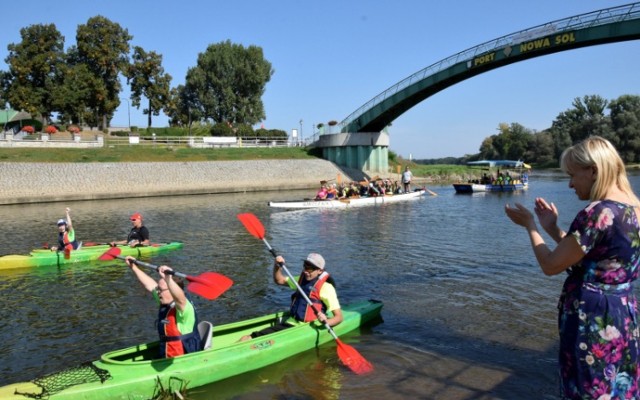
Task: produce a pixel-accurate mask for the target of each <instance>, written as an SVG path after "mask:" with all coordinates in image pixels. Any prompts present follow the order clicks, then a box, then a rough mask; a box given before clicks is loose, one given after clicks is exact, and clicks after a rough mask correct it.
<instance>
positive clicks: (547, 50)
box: [310, 2, 640, 173]
mask: <svg viewBox="0 0 640 400" xmlns="http://www.w3.org/2000/svg"><path fill="white" fill-rule="evenodd" d="M636 39H640V2H639V3H632V4H627V5H623V6H617V7H611V8H607V9H602V10H598V11H593V12H590V13H586V14H580V15H576V16H573V17H569V18H565V19H561V20H556V21H551V22H548V23H545V24H542V25H537V26H534V27H532V28H529V29H525V30H521V31H518V32H515V33H512V34H509V35H506V36H502V37H499V38H497V39H494V40H491V41H488V42H485V43H482V44H479V45H477V46H475V47H472V48H469V49H467V50H464V51H461V52H459V53H457V54H454V55H452V56H450V57H447V58H445V59H443V60H441V61H438V62H436V63H435V64H432V65H430V66H428V67H426V68H424V69H422V70H420V71H418V72H416V73H414V74H413V75H411V76H409V77H407V78H405V79H403V80H401V81H400V82H398V83H396V84H395V85H393V86H391V87H389V88H388V89H386V90H385V91H383V92H382V93H380V94H378V95H377V96H375V97H374V98H372V99H371V100H369V101H368V102H366V103H365V104H363V105H362V106H361V107H359V108H358V109H357V110H355V111H354V112H352V113H351V114H350V115H349V116H347V117H346V118H345V119H344V120H343V121H341V122H340V123H339V125H338V126H339V128H340V132H339V133H328V134H325V133H324V132H320V133H319V134H316V135H314V136H313V137H312V138H311V142H312V143H310V145H311V146H314V147H319V148H321V149H322V154H323V158H325V159H327V160H329V161H333V162H335V163H336V164H338V165H341V166H345V167H349V168H356V169H360V170H367V171H373V172H383V173H387V172H389V171H388V168H389V166H388V154H389V153H388V149H389V135H388V134H387V132H386V131H385V128H386V127H387V126H388V125H389V124H390V123H391V122H392V121H393V120H395V119H396V118H398V117H399V116H400V115H402V114H403V113H405V112H406V111H408V110H409V109H411V108H412V107H413V106H415V105H417V104H418V103H420V102H422V101H423V100H425V99H427V98H429V97H431V96H433V95H434V94H436V93H438V92H440V91H441V90H444V89H446V88H447V87H449V86H453V85H455V84H456V83H459V82H461V81H464V80H466V79H469V78H472V77H474V76H476V75H479V74H482V73H484V72H487V71H491V70H493V69H496V68H500V67H504V66H505V65H509V64H513V63H515V62H519V61H524V60H527V59H531V58H534V57H540V56H545V55H548V54H553V53H556V52H560V51H567V50H573V49H578V48H582V47H587V46H595V45H600V44H606V43H614V42H623V41H628V40H636Z"/></svg>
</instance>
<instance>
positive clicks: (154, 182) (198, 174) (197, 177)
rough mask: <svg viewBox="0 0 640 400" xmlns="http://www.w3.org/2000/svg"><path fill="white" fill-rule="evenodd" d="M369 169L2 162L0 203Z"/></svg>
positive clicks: (205, 188) (250, 185) (198, 189)
mask: <svg viewBox="0 0 640 400" xmlns="http://www.w3.org/2000/svg"><path fill="white" fill-rule="evenodd" d="M338 174H340V177H341V179H342V180H343V181H345V182H346V181H352V180H355V181H359V180H362V179H363V177H369V176H368V175H366V174H365V173H363V172H361V171H358V170H353V169H347V168H343V167H339V166H337V165H336V164H334V163H332V162H329V161H326V160H321V159H312V160H251V161H215V162H166V163H160V162H145V163H0V205H3V204H24V203H43V202H52V201H68V200H98V199H114V198H128V197H151V196H172V195H188V194H213V193H242V192H257V191H269V190H283V189H290V190H291V189H308V188H317V187H318V186H319V184H320V181H321V180H330V179H334V180H335V179H337V177H338Z"/></svg>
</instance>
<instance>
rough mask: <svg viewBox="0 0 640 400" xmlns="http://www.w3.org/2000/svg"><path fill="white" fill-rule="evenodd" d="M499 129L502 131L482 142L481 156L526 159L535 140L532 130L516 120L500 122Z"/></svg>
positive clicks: (485, 157) (486, 157)
mask: <svg viewBox="0 0 640 400" xmlns="http://www.w3.org/2000/svg"><path fill="white" fill-rule="evenodd" d="M498 130H499V131H500V133H499V134H497V135H492V136H491V137H489V138H486V139H485V140H484V141H483V142H482V145H481V146H480V158H484V159H498V158H504V159H509V160H522V159H524V157H525V156H526V154H527V151H528V149H530V147H531V142H532V140H533V135H532V132H531V130H529V129H527V128H525V127H524V126H522V125H520V124H518V123H515V122H514V123H512V124H511V125H508V124H506V123H504V122H502V123H500V124H499V126H498ZM527 161H531V160H527Z"/></svg>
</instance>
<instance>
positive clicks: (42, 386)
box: [0, 300, 382, 400]
mask: <svg viewBox="0 0 640 400" xmlns="http://www.w3.org/2000/svg"><path fill="white" fill-rule="evenodd" d="M381 309H382V303H381V302H379V301H376V300H367V301H361V302H358V303H353V304H350V305H347V306H344V307H343V308H342V313H343V317H344V319H343V321H342V322H341V323H340V324H338V325H336V326H334V327H333V330H334V331H335V333H336V335H339V336H340V335H344V334H345V333H347V332H350V331H353V330H355V329H357V328H359V327H360V326H361V325H363V324H365V323H367V322H369V321H372V320H374V319H376V318H377V319H379V318H380V311H381ZM287 316H288V315H287V313H286V312H278V313H274V314H270V315H265V316H262V317H257V318H253V319H248V320H245V321H240V322H234V323H229V324H225V325H220V326H217V327H213V328H211V325H210V324H209V323H208V322H206V321H203V322H201V323H200V324H203V323H204V325H203V326H205V327H209V329H203V330H202V331H200V329H199V331H200V334H201V338H202V339H203V341H204V342H208V345H205V349H204V350H201V351H198V352H195V353H190V354H186V355H183V356H179V357H175V358H168V359H158V358H156V356H157V354H158V342H151V343H143V344H140V345H137V346H133V347H128V348H125V349H121V350H115V351H112V352H108V353H105V354H103V355H102V356H101V357H100V359H99V360H96V361H93V362H88V363H84V364H81V365H78V366H75V367H71V368H68V369H66V370H63V371H60V372H56V373H52V374H49V375H46V376H44V377H40V378H36V379H34V380H31V381H29V382H21V383H15V384H10V385H7V386H4V387H0V399H4V400H8V399H22V400H24V399H33V398H46V399H52V400H55V399H70V400H71V399H73V400H78V399H85V400H88V399H92V400H98V399H115V400H118V399H122V400H124V399H127V400H135V399H139V400H142V399H149V398H152V397H153V395H154V393H155V392H156V390H157V387H158V386H162V387H163V388H164V389H165V390H169V391H171V392H173V391H174V390H179V389H180V388H175V387H174V386H175V385H181V388H182V383H184V382H188V384H187V387H188V389H192V388H196V387H199V386H203V385H206V384H209V383H213V382H217V381H220V380H222V379H225V378H230V377H232V376H236V375H239V374H242V373H244V372H248V371H252V370H256V369H258V368H263V367H266V366H268V365H270V364H273V363H276V362H278V361H282V360H284V359H286V358H289V357H293V356H295V355H296V354H298V353H301V352H303V351H306V350H310V349H313V348H315V347H317V346H320V345H322V344H325V343H328V342H332V341H334V338H333V337H332V336H331V334H330V333H329V332H328V331H327V329H326V328H325V327H324V325H322V324H320V323H318V322H311V323H304V324H300V325H296V326H294V327H291V328H289V329H285V330H282V331H279V332H276V333H272V334H269V335H265V336H261V337H258V338H255V339H251V340H247V341H244V342H241V341H239V339H240V338H241V337H242V336H243V335H247V334H250V333H251V332H253V331H257V330H261V329H263V328H266V327H268V326H272V325H274V324H276V323H278V321H280V320H281V319H282V318H286V317H287ZM199 328H200V326H199ZM345 368H346V367H345Z"/></svg>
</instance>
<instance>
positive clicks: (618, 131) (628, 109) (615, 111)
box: [609, 95, 640, 163]
mask: <svg viewBox="0 0 640 400" xmlns="http://www.w3.org/2000/svg"><path fill="white" fill-rule="evenodd" d="M609 109H610V110H611V113H610V118H611V126H612V129H613V131H614V132H615V134H614V135H613V137H612V138H611V142H612V143H613V145H614V146H616V149H618V152H619V153H620V156H621V157H622V159H623V160H624V161H625V162H628V163H630V162H638V161H640V96H632V95H623V96H620V97H618V98H617V99H616V100H613V101H611V102H610V103H609Z"/></svg>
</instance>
